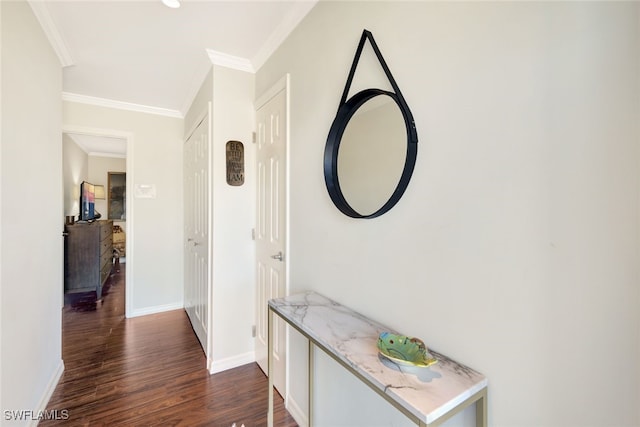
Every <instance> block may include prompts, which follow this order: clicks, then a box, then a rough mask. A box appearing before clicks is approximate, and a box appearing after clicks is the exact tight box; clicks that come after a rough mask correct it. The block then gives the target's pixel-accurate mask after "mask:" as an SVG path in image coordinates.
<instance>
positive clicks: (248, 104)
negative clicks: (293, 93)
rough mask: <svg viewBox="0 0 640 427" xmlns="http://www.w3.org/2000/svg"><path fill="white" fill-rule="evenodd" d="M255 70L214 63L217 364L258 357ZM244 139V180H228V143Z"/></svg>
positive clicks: (214, 344) (215, 338)
mask: <svg viewBox="0 0 640 427" xmlns="http://www.w3.org/2000/svg"><path fill="white" fill-rule="evenodd" d="M254 81H255V76H254V75H253V74H251V73H247V72H243V71H237V70H232V69H230V68H225V67H220V66H217V65H214V66H213V133H212V135H213V150H214V152H213V172H212V173H213V211H214V215H213V255H212V256H213V295H212V302H213V304H212V314H213V353H212V357H213V364H214V365H213V367H212V371H214V372H215V371H217V370H219V369H220V368H225V367H230V366H233V365H239V364H242V363H247V362H250V361H253V360H255V355H254V353H253V349H254V340H253V336H252V334H251V332H252V330H251V327H252V326H253V325H254V324H255V297H254V295H255V293H254V288H255V269H256V266H255V243H254V241H253V240H252V235H251V229H252V228H253V227H255V200H256V195H255V183H256V179H255V146H254V144H253V143H252V138H251V136H252V131H253V130H254V129H255V118H254V117H255V114H254V109H253V100H254V90H255V89H254ZM230 140H234V141H240V142H242V143H243V144H244V156H245V157H244V162H245V182H244V184H243V185H242V186H230V185H228V184H227V180H226V151H225V150H226V144H227V142H228V141H230Z"/></svg>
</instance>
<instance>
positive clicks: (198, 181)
mask: <svg viewBox="0 0 640 427" xmlns="http://www.w3.org/2000/svg"><path fill="white" fill-rule="evenodd" d="M209 117H210V114H206V115H205V116H204V117H203V118H202V120H201V121H200V123H199V124H198V126H197V127H196V128H195V130H194V131H193V133H192V134H191V135H190V136H189V138H188V139H187V141H186V142H185V145H184V239H185V241H184V306H185V310H186V312H187V315H188V316H189V320H190V321H191V325H192V326H193V330H194V331H195V333H196V335H197V336H198V339H199V340H200V344H201V345H202V349H203V350H204V352H205V354H207V357H208V356H209V351H208V346H207V345H208V332H209V317H210V313H209V303H210V294H211V267H210V265H211V264H210V261H209V252H210V238H209V237H210V232H211V229H210V226H211V222H210V214H211V206H210V197H209V189H210V169H211V137H210V120H209Z"/></svg>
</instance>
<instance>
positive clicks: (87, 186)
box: [78, 181, 100, 221]
mask: <svg viewBox="0 0 640 427" xmlns="http://www.w3.org/2000/svg"><path fill="white" fill-rule="evenodd" d="M98 218H100V214H99V213H98V212H96V193H95V186H94V185H93V184H91V183H89V182H87V181H82V184H80V213H79V214H78V221H94V220H96V219H98Z"/></svg>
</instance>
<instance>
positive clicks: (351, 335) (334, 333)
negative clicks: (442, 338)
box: [267, 292, 487, 427]
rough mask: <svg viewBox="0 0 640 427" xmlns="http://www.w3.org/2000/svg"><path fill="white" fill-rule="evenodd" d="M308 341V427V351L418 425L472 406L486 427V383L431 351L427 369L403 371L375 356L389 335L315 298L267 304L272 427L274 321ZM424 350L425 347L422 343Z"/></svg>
mask: <svg viewBox="0 0 640 427" xmlns="http://www.w3.org/2000/svg"><path fill="white" fill-rule="evenodd" d="M274 314H275V315H277V316H279V317H281V318H282V319H283V320H284V321H285V322H287V323H288V324H289V325H291V326H292V327H293V328H294V329H296V330H297V331H298V332H300V333H301V334H302V335H304V336H305V337H306V338H307V339H308V340H309V371H308V375H309V427H311V426H312V424H313V405H312V402H313V398H312V396H313V394H312V392H313V372H314V366H313V365H314V362H313V349H314V346H315V347H318V348H320V349H321V350H323V351H324V352H325V353H326V354H328V355H329V356H331V357H332V358H333V359H334V360H336V361H337V362H338V363H339V364H340V365H342V366H343V367H344V368H346V369H347V370H348V371H349V372H351V373H352V374H353V375H355V376H356V377H357V378H359V379H360V380H361V381H362V382H364V383H365V384H366V385H367V386H369V387H370V388H371V389H373V390H374V391H376V392H377V393H378V394H379V395H380V396H382V397H383V398H384V399H385V400H387V401H388V402H390V403H391V404H392V405H393V406H395V407H396V408H397V409H398V410H400V411H401V412H403V413H404V414H405V415H406V416H407V417H409V418H410V419H411V420H412V421H413V422H415V423H416V424H417V425H419V426H421V427H424V426H437V425H440V424H441V423H443V422H444V421H446V420H447V419H449V418H450V417H452V416H453V415H455V414H457V413H458V412H460V411H461V410H463V409H464V408H466V407H467V406H469V405H471V404H473V403H475V404H476V426H477V427H486V426H487V379H486V378H485V376H484V375H482V374H480V373H478V372H476V371H474V370H473V369H471V368H469V367H467V366H464V365H462V364H460V363H458V362H456V361H454V360H451V359H449V358H448V357H446V356H444V355H442V354H440V353H437V352H435V351H432V350H431V349H429V352H430V353H431V354H432V355H433V356H434V357H435V358H436V359H437V360H438V362H437V363H436V364H435V365H432V366H430V367H428V368H418V367H406V366H403V365H399V364H397V363H393V362H391V361H389V360H388V359H386V358H384V357H383V356H380V355H379V354H378V348H377V345H376V344H377V341H378V336H379V335H380V333H381V332H383V331H389V332H392V333H395V332H394V331H393V330H390V329H389V328H386V327H385V326H383V325H381V324H379V323H377V322H375V321H373V320H371V319H368V318H366V317H365V316H362V315H361V314H358V313H356V312H354V311H353V310H351V309H349V308H347V307H345V306H343V305H340V304H338V303H337V302H335V301H332V300H330V299H328V298H326V297H324V296H322V295H319V294H317V293H315V292H307V293H302V294H296V295H291V296H288V297H285V298H277V299H272V300H269V315H268V328H269V340H268V375H269V412H268V416H267V422H268V426H269V427H273V361H272V353H273V342H272V339H273V333H272V328H273V323H274V322H273V316H274ZM427 345H428V343H427Z"/></svg>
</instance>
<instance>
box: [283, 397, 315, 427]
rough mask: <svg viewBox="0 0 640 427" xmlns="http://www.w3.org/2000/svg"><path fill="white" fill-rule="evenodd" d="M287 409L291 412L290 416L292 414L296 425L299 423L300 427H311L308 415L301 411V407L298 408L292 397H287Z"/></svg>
mask: <svg viewBox="0 0 640 427" xmlns="http://www.w3.org/2000/svg"><path fill="white" fill-rule="evenodd" d="M285 407H286V408H287V411H289V414H291V416H292V417H293V419H294V420H296V423H298V426H300V427H308V426H309V420H308V419H307V414H306V413H304V412H303V411H302V410H301V409H300V406H298V404H297V403H296V401H295V400H294V399H293V398H291V396H288V397H287V402H286V405H285Z"/></svg>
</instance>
